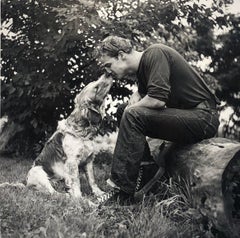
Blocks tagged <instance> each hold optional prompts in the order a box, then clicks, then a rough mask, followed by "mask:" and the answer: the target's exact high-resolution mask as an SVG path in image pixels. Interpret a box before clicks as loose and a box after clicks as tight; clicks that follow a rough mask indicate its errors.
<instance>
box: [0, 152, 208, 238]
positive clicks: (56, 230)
mask: <svg viewBox="0 0 240 238" xmlns="http://www.w3.org/2000/svg"><path fill="white" fill-rule="evenodd" d="M31 164H32V163H31V161H28V160H24V159H16V158H6V157H2V158H0V183H3V182H21V181H22V180H24V179H25V177H26V174H27V171H28V170H29V168H30V167H31ZM109 164H110V161H109V158H107V157H106V156H104V155H102V157H101V156H100V157H99V158H98V163H97V164H95V171H96V172H95V173H96V178H97V182H98V183H99V185H100V187H101V188H103V189H105V180H106V178H107V177H108V174H109V168H110V166H109ZM81 179H82V180H83V182H82V183H83V184H84V186H83V191H84V195H85V196H87V197H89V198H90V197H91V194H90V191H89V187H88V185H87V183H86V181H85V180H84V179H83V178H81ZM161 187H162V188H163V190H164V191H162V192H160V190H159V192H158V193H157V194H154V195H153V194H151V195H150V196H149V197H148V198H146V199H145V200H144V201H143V202H142V203H141V204H137V205H132V206H126V207H121V206H120V205H118V204H116V205H113V206H110V207H102V208H92V207H89V206H88V205H87V204H86V203H85V202H84V201H73V200H71V199H70V198H67V197H66V196H65V195H61V196H59V195H58V196H56V195H54V196H50V195H48V194H44V193H41V192H38V191H35V190H32V189H30V188H26V187H25V188H19V187H4V188H0V223H1V228H0V237H2V238H3V237H4V238H5V237H29V238H30V237H34V238H35V237H50V238H54V237H60V238H64V237H79V238H80V237H82V238H85V237H121V238H125V237H126V238H133V237H144V238H145V237H146V238H148V237H150V238H152V237H166V238H168V237H169V238H171V237H173V238H177V237H185V238H187V237H191V238H193V237H196V238H197V237H211V236H208V234H207V233H206V232H203V230H201V226H200V225H198V218H197V216H196V214H197V213H196V211H194V209H192V208H191V201H190V200H191V198H190V197H189V194H188V189H186V188H187V186H185V191H184V189H182V188H181V187H180V186H179V185H174V184H172V183H171V182H164V183H161ZM163 195H164V197H165V199H164V200H162V198H163ZM203 233H204V234H205V235H204V236H202V234H203Z"/></svg>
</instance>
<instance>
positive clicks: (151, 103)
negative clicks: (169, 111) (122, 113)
mask: <svg viewBox="0 0 240 238" xmlns="http://www.w3.org/2000/svg"><path fill="white" fill-rule="evenodd" d="M165 105H166V103H165V102H163V101H161V100H159V99H156V98H152V97H150V96H148V95H146V96H145V97H143V98H142V99H141V100H140V101H138V102H136V103H134V104H133V105H130V106H129V107H131V106H134V107H135V106H138V107H148V108H156V109H157V108H164V107H165Z"/></svg>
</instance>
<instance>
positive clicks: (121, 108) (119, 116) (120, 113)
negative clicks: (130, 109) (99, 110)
mask: <svg viewBox="0 0 240 238" xmlns="http://www.w3.org/2000/svg"><path fill="white" fill-rule="evenodd" d="M126 107H127V103H123V104H120V105H119V106H118V108H117V112H116V117H117V124H118V126H119V125H120V122H121V119H122V116H123V113H124V110H125V108H126Z"/></svg>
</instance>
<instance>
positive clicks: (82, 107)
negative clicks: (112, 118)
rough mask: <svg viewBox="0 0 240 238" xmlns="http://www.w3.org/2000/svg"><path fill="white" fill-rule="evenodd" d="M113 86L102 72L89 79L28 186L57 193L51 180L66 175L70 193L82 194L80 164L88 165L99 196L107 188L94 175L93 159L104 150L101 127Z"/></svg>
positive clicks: (90, 176)
mask: <svg viewBox="0 0 240 238" xmlns="http://www.w3.org/2000/svg"><path fill="white" fill-rule="evenodd" d="M111 86H112V78H111V77H110V76H109V77H108V76H106V75H102V76H101V77H100V78H99V79H98V80H97V81H94V82H91V83H89V84H88V85H87V86H86V87H85V88H84V89H83V90H82V91H81V92H80V93H79V94H78V95H77V96H76V98H75V108H74V111H73V112H72V113H71V114H70V116H69V117H68V118H67V119H64V120H62V121H59V123H58V127H57V130H56V132H55V133H54V134H53V135H52V137H51V138H50V139H49V140H48V141H47V143H46V144H45V146H44V148H43V150H42V152H41V153H40V155H39V156H38V157H37V159H36V160H35V162H34V165H33V167H32V168H31V169H30V171H29V172H28V175H27V186H34V187H36V188H37V189H38V190H42V191H47V192H49V193H51V194H52V193H55V192H56V190H55V189H54V188H53V186H52V184H51V182H50V180H51V178H54V179H63V180H64V181H65V185H66V187H67V188H68V189H69V190H68V192H69V194H70V195H71V196H72V197H74V198H82V193H81V188H80V180H79V167H84V169H85V171H86V175H87V178H88V181H89V185H90V187H91V188H92V192H93V193H94V194H95V195H96V196H100V195H102V194H103V193H104V192H103V191H102V190H100V188H99V187H98V186H97V184H96V182H95V179H94V175H93V159H94V157H95V155H96V154H97V153H99V151H101V150H104V148H102V146H101V144H100V143H99V141H97V140H99V139H98V137H97V136H96V134H97V128H98V126H99V124H100V120H101V119H102V113H103V111H104V110H103V107H104V106H103V104H104V99H105V97H106V95H107V94H108V92H109V90H110V88H111Z"/></svg>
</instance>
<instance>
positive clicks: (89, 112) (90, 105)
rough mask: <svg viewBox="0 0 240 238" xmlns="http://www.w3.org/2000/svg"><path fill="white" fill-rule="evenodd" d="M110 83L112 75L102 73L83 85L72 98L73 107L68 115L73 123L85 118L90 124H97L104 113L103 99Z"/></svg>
mask: <svg viewBox="0 0 240 238" xmlns="http://www.w3.org/2000/svg"><path fill="white" fill-rule="evenodd" d="M112 83H113V79H112V77H111V76H106V75H105V74H104V75H102V76H101V77H100V78H99V79H98V80H96V81H93V82H91V83H89V84H88V85H87V86H85V87H84V88H83V90H82V91H81V92H80V93H79V94H78V95H77V96H76V98H75V100H74V102H75V109H74V111H73V112H72V113H71V115H70V117H71V119H72V120H74V121H75V123H78V122H80V121H83V120H85V121H88V122H89V123H90V124H98V123H99V122H100V121H101V119H102V116H103V115H104V99H105V98H106V96H107V94H108V92H109V90H110V88H111V86H112Z"/></svg>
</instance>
